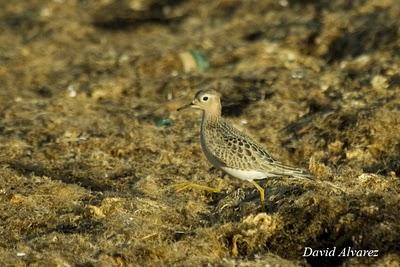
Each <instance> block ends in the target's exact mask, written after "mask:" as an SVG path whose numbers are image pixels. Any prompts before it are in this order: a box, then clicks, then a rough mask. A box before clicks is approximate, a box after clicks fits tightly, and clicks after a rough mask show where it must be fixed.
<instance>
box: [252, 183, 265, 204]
mask: <svg viewBox="0 0 400 267" xmlns="http://www.w3.org/2000/svg"><path fill="white" fill-rule="evenodd" d="M249 182H250V183H252V184H253V185H254V186H255V187H256V188H257V190H258V192H259V193H260V201H261V205H264V199H265V196H264V195H265V194H264V188H262V187H261V186H260V185H259V184H257V183H256V182H254V181H253V180H250V181H249Z"/></svg>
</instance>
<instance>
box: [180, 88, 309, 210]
mask: <svg viewBox="0 0 400 267" xmlns="http://www.w3.org/2000/svg"><path fill="white" fill-rule="evenodd" d="M188 108H192V109H198V110H201V111H202V120H201V127H200V144H201V148H202V150H203V153H204V155H205V157H206V159H207V160H208V161H209V162H210V163H211V164H212V165H213V167H215V168H217V169H221V170H222V171H224V172H226V173H227V174H229V175H230V176H233V177H235V178H238V179H241V180H245V181H249V182H250V183H252V184H253V185H254V186H255V188H256V189H257V190H258V192H259V195H260V202H261V204H262V205H263V204H264V201H265V190H264V188H262V187H261V186H260V185H259V184H258V183H257V182H256V181H257V180H261V179H267V178H274V177H281V176H288V177H296V178H306V179H311V180H312V179H313V175H312V174H310V173H309V172H308V171H306V170H305V169H301V168H295V167H291V166H288V165H285V164H283V163H281V162H280V161H278V160H276V159H274V158H273V156H272V155H271V154H270V153H269V152H268V150H267V149H265V148H264V147H263V146H261V145H260V144H258V143H257V142H256V141H255V140H254V139H252V138H251V137H250V136H248V135H246V134H245V133H243V132H241V131H240V130H238V129H237V128H235V127H234V126H232V125H231V124H230V123H229V122H227V121H226V120H225V119H224V118H223V117H222V115H221V111H222V106H221V94H220V93H219V92H217V91H216V90H213V89H203V90H200V91H198V92H197V93H196V94H195V96H194V98H193V101H191V102H190V103H189V104H187V105H184V106H182V107H180V108H179V109H178V111H181V110H184V109H188ZM195 187H199V188H201V189H206V190H207V189H211V191H215V190H214V189H212V188H210V187H207V186H201V185H197V186H195Z"/></svg>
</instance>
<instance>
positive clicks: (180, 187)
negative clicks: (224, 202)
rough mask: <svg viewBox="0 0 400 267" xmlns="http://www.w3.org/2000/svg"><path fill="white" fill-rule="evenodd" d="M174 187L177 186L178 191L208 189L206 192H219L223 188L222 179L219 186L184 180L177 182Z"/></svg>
mask: <svg viewBox="0 0 400 267" xmlns="http://www.w3.org/2000/svg"><path fill="white" fill-rule="evenodd" d="M174 188H175V191H176V192H181V191H183V190H190V189H194V190H199V191H206V192H210V193H219V192H221V190H222V181H219V184H218V186H217V187H210V186H207V185H201V184H196V183H193V182H183V183H178V184H175V185H174Z"/></svg>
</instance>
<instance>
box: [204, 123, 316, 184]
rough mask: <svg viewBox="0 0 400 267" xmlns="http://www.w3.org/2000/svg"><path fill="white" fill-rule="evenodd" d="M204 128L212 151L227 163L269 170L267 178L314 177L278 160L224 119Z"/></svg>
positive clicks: (246, 168)
mask: <svg viewBox="0 0 400 267" xmlns="http://www.w3.org/2000/svg"><path fill="white" fill-rule="evenodd" d="M202 131H203V134H204V138H205V140H204V142H205V143H206V146H207V149H208V151H209V152H210V153H211V154H213V156H214V157H216V158H217V159H218V160H219V161H220V162H221V164H223V165H224V166H227V167H230V168H234V169H240V170H257V171H261V172H265V174H266V175H265V178H267V177H275V176H282V175H286V176H296V177H310V175H309V174H308V173H307V172H306V171H305V170H303V169H299V168H293V167H289V166H286V165H284V164H282V163H280V162H279V161H276V160H275V159H273V158H272V156H271V155H270V154H269V153H268V152H267V151H266V150H265V149H264V148H263V147H262V146H260V145H259V144H257V143H256V142H255V141H254V140H253V139H251V138H250V137H249V136H247V135H245V134H244V133H242V132H240V131H239V130H237V129H236V128H233V127H232V126H230V125H229V124H228V123H226V122H225V121H224V120H223V119H220V120H219V121H218V122H216V123H207V124H205V125H203V127H202Z"/></svg>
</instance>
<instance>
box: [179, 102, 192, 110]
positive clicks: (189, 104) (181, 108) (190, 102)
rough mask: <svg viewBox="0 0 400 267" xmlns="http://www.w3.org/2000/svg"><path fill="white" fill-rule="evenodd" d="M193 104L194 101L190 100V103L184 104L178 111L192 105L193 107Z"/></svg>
mask: <svg viewBox="0 0 400 267" xmlns="http://www.w3.org/2000/svg"><path fill="white" fill-rule="evenodd" d="M193 105H194V104H193V102H190V103H189V104H187V105H184V106H182V107H180V108H178V111H181V110H183V109H187V108H190V107H192V106H193Z"/></svg>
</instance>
